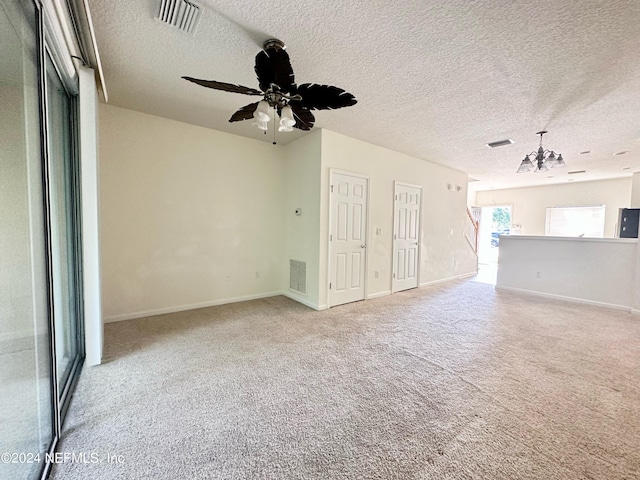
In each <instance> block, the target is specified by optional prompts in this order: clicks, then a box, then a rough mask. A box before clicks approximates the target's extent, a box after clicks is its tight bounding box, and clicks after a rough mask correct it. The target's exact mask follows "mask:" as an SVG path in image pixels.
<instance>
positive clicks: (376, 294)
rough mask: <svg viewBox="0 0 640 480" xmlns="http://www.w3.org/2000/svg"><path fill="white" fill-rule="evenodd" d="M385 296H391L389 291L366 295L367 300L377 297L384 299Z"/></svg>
mask: <svg viewBox="0 0 640 480" xmlns="http://www.w3.org/2000/svg"><path fill="white" fill-rule="evenodd" d="M387 295H391V290H385V291H384V292H378V293H371V294H369V295H367V300H371V299H372V298H378V297H386V296H387Z"/></svg>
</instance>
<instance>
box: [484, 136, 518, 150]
mask: <svg viewBox="0 0 640 480" xmlns="http://www.w3.org/2000/svg"><path fill="white" fill-rule="evenodd" d="M512 143H513V140H511V139H509V138H507V139H506V140H499V141H497V142H491V143H487V147H489V148H497V147H504V146H505V145H511V144H512Z"/></svg>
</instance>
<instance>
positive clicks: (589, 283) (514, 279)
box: [496, 235, 638, 310]
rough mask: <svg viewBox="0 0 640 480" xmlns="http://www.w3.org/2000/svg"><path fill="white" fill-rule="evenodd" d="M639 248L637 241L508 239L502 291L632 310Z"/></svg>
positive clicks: (500, 276)
mask: <svg viewBox="0 0 640 480" xmlns="http://www.w3.org/2000/svg"><path fill="white" fill-rule="evenodd" d="M637 247H638V242H637V240H635V239H602V238H567V237H529V236H517V235H516V236H507V237H502V238H501V239H500V263H499V268H498V280H497V284H496V286H497V287H498V288H509V289H516V290H525V291H529V292H537V293H542V294H546V295H550V296H556V297H564V298H567V299H571V300H578V301H583V302H587V303H595V304H601V305H604V306H609V307H616V308H624V309H628V310H631V309H632V307H633V304H634V285H635V283H636V250H637Z"/></svg>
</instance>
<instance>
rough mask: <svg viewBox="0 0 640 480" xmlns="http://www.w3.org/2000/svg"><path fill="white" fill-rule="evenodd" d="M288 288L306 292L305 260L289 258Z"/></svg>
mask: <svg viewBox="0 0 640 480" xmlns="http://www.w3.org/2000/svg"><path fill="white" fill-rule="evenodd" d="M289 288H290V289H291V290H295V291H296V292H300V293H307V262H301V261H299V260H289Z"/></svg>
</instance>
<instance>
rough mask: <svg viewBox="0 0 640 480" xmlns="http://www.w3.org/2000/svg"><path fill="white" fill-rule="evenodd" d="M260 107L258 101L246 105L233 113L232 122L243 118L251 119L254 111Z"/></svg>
mask: <svg viewBox="0 0 640 480" xmlns="http://www.w3.org/2000/svg"><path fill="white" fill-rule="evenodd" d="M256 108H258V102H256V103H250V104H249V105H245V106H244V107H242V108H241V109H240V110H238V111H237V112H236V113H234V114H233V115H231V118H230V119H229V121H230V122H240V121H241V120H251V119H252V118H253V112H255V111H256Z"/></svg>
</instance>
